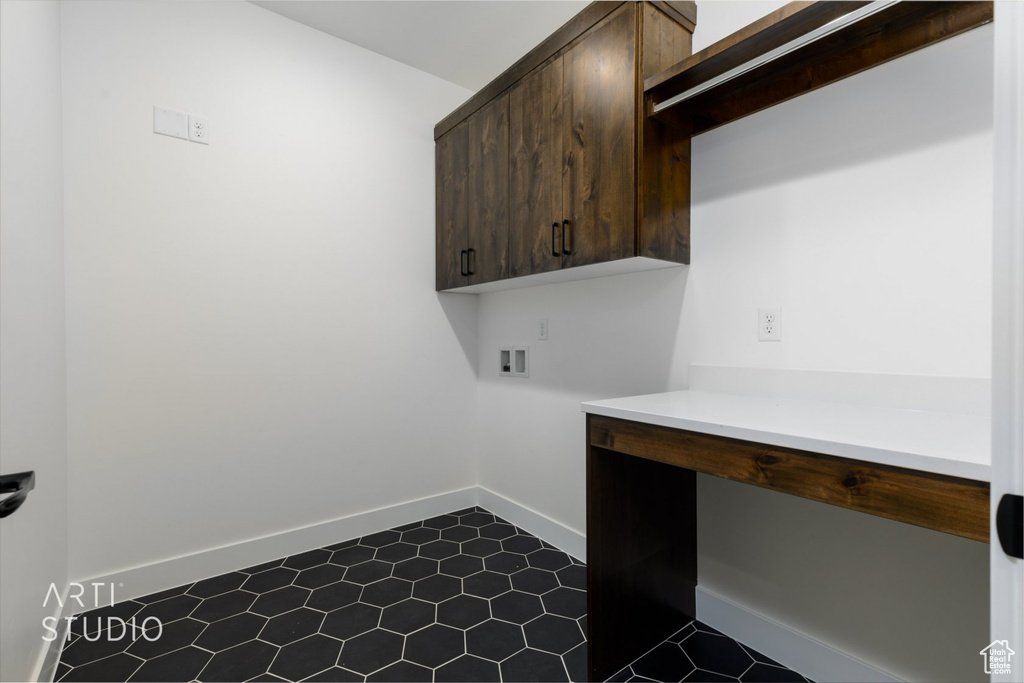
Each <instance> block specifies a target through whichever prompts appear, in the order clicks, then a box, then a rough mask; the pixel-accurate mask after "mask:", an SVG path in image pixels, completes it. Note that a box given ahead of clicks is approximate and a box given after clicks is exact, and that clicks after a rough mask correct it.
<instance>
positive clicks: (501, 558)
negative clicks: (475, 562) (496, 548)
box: [484, 552, 528, 574]
mask: <svg viewBox="0 0 1024 683" xmlns="http://www.w3.org/2000/svg"><path fill="white" fill-rule="evenodd" d="M484 566H485V567H487V569H489V570H490V571H492V572H499V573H501V574H514V573H516V572H517V571H519V570H521V569H526V568H527V566H528V565H527V563H526V556H525V555H520V554H518V553H508V552H500V553H498V554H496V555H491V556H490V557H486V558H484Z"/></svg>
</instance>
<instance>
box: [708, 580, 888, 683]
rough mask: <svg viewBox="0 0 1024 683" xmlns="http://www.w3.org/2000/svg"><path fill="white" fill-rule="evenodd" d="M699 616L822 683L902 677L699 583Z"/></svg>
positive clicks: (885, 680) (880, 681) (878, 682)
mask: <svg viewBox="0 0 1024 683" xmlns="http://www.w3.org/2000/svg"><path fill="white" fill-rule="evenodd" d="M696 597H697V619H699V620H700V621H702V622H704V623H705V624H707V625H708V626H711V627H712V628H715V629H718V630H719V631H721V632H722V633H724V634H725V635H727V636H729V637H730V638H733V639H734V640H738V641H740V642H741V643H743V644H744V645H749V646H750V647H752V648H753V649H755V650H757V651H758V652H761V653H762V654H764V655H766V656H768V657H771V658H772V659H774V660H775V661H777V662H779V663H780V664H782V665H784V666H787V667H789V668H791V669H793V670H794V671H799V672H800V674H801V675H803V676H806V677H808V678H810V679H811V680H813V681H819V682H820V683H847V682H849V681H859V682H860V683H894V682H898V681H899V680H900V679H899V678H896V677H895V676H893V675H891V674H889V673H886V672H885V671H882V670H881V669H878V668H876V667H874V666H871V665H870V664H867V663H866V662H862V661H861V660H859V659H856V658H854V657H851V656H850V655H848V654H846V653H844V652H840V651H839V650H837V649H835V648H833V647H831V646H829V645H826V644H825V643H822V642H821V641H819V640H815V639H814V638H811V637H810V636H807V635H805V634H803V633H800V632H799V631H794V630H793V629H791V628H789V627H788V626H785V625H783V624H780V623H779V622H777V621H774V620H772V619H769V618H768V617H765V616H763V615H761V614H758V613H756V612H753V611H751V610H748V609H747V608H745V607H742V606H740V605H737V604H736V603H734V602H731V601H730V600H727V599H725V598H723V597H722V596H720V595H717V594H715V593H712V592H711V591H708V590H705V589H703V588H701V587H700V586H697V596H696Z"/></svg>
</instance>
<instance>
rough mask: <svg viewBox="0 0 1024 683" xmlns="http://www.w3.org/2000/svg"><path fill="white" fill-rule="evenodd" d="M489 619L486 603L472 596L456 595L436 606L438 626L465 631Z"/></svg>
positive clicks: (488, 609)
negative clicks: (444, 625)
mask: <svg viewBox="0 0 1024 683" xmlns="http://www.w3.org/2000/svg"><path fill="white" fill-rule="evenodd" d="M490 618H491V610H490V608H489V607H488V605H487V601H486V600H484V599H483V598H477V597H474V596H472V595H465V594H463V595H456V596H455V597H454V598H452V599H450V600H445V601H444V602H442V603H440V604H439V605H438V606H437V621H438V623H440V624H446V625H448V626H454V627H455V628H461V629H467V628H470V627H472V626H476V625H477V624H479V623H481V622H484V621H487V620H488V619H490Z"/></svg>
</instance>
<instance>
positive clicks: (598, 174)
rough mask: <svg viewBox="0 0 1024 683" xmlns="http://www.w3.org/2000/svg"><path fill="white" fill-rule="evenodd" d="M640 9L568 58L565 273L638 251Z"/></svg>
mask: <svg viewBox="0 0 1024 683" xmlns="http://www.w3.org/2000/svg"><path fill="white" fill-rule="evenodd" d="M634 10H635V8H634V7H633V5H631V4H630V5H626V6H623V7H621V8H620V9H618V10H616V13H615V14H613V15H612V16H611V17H610V18H609V19H608V20H607V21H606V22H605V23H603V24H602V25H600V26H598V27H597V28H595V29H594V30H593V31H592V32H590V33H588V34H587V36H586V37H585V39H583V40H581V41H579V42H578V43H576V44H575V45H573V47H571V48H570V49H569V50H567V51H566V52H565V55H564V57H563V61H564V65H563V69H564V72H563V79H564V84H565V85H564V89H563V92H564V96H565V103H564V106H565V110H564V114H565V117H566V122H567V125H566V126H565V128H564V138H563V147H562V149H563V155H564V158H565V160H564V166H565V169H566V171H565V175H564V183H563V203H564V207H565V214H564V218H566V219H568V220H569V225H568V227H567V230H566V232H567V236H566V242H567V245H566V248H567V250H568V251H569V252H570V253H569V254H568V255H567V256H566V257H565V260H564V262H563V267H571V266H581V265H586V264H590V263H598V262H603V261H613V260H615V259H620V258H624V257H626V256H633V255H635V253H636V231H635V220H636V218H635V196H634V195H635V185H634V183H635V179H636V169H635V168H634V164H635V159H636V154H637V149H636V133H635V130H636V118H635V116H636V79H635V71H634V70H635V68H636V62H635V59H636V50H635V30H636V23H635V13H634Z"/></svg>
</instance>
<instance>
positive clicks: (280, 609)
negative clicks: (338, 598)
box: [249, 586, 313, 617]
mask: <svg viewBox="0 0 1024 683" xmlns="http://www.w3.org/2000/svg"><path fill="white" fill-rule="evenodd" d="M312 592H313V591H311V590H309V589H308V588H299V587H298V586H285V587H284V588H278V589H277V590H276V591H270V592H269V593H264V594H263V595H261V596H260V597H258V598H256V602H254V603H253V604H252V607H250V608H249V611H250V612H253V613H255V614H261V615H263V616H265V617H274V616H277V615H278V614H283V613H285V612H288V611H290V610H293V609H295V608H297V607H302V606H303V605H304V604H306V600H308V599H309V596H310V595H311V594H312Z"/></svg>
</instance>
